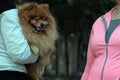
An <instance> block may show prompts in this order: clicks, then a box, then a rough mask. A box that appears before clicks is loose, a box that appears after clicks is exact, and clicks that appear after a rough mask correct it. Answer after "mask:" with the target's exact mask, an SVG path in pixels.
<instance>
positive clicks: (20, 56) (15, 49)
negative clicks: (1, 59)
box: [0, 9, 39, 64]
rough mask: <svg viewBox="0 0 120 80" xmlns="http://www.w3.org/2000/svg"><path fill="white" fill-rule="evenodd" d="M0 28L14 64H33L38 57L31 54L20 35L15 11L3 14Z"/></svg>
mask: <svg viewBox="0 0 120 80" xmlns="http://www.w3.org/2000/svg"><path fill="white" fill-rule="evenodd" d="M0 26H1V33H2V36H3V39H4V42H5V45H6V50H7V53H8V55H9V56H10V57H11V58H12V60H13V61H14V62H18V63H21V64H28V63H34V62H35V61H36V60H37V59H38V57H39V56H38V55H34V54H32V53H31V51H30V48H29V45H28V43H27V40H26V39H25V37H24V35H23V33H22V28H21V26H20V24H19V19H18V11H17V9H11V10H8V11H5V12H3V13H2V14H1V25H0Z"/></svg>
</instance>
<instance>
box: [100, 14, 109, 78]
mask: <svg viewBox="0 0 120 80" xmlns="http://www.w3.org/2000/svg"><path fill="white" fill-rule="evenodd" d="M102 19H103V22H104V25H105V30H106V33H105V38H106V34H107V30H108V24H107V21H106V19H105V17H104V16H102ZM105 43H106V58H105V61H104V64H103V67H102V73H101V79H100V80H103V74H104V69H105V65H106V62H107V59H108V41H106V40H105Z"/></svg>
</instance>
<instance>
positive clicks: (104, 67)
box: [101, 44, 108, 80]
mask: <svg viewBox="0 0 120 80" xmlns="http://www.w3.org/2000/svg"><path fill="white" fill-rule="evenodd" d="M106 47H107V48H106V58H105V61H104V65H103V68H102V74H101V80H103V74H104V68H105V65H106V62H107V59H108V44H106Z"/></svg>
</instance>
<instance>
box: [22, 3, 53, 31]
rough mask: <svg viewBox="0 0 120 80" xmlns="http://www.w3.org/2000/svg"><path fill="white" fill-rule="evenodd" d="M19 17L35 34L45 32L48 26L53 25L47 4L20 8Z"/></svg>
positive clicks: (29, 4)
mask: <svg viewBox="0 0 120 80" xmlns="http://www.w3.org/2000/svg"><path fill="white" fill-rule="evenodd" d="M21 15H22V17H23V18H24V19H25V21H26V22H27V23H28V24H30V25H31V26H32V28H33V31H34V32H37V33H41V32H45V30H46V29H48V26H51V24H54V18H53V17H52V15H51V13H50V11H49V5H48V4H37V3H28V4H26V5H24V7H22V8H21Z"/></svg>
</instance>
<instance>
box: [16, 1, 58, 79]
mask: <svg viewBox="0 0 120 80" xmlns="http://www.w3.org/2000/svg"><path fill="white" fill-rule="evenodd" d="M18 15H19V20H20V24H21V26H22V30H23V34H24V36H25V37H26V39H27V40H28V43H29V45H30V49H31V51H32V52H33V53H34V54H39V55H40V56H39V59H38V60H37V61H36V63H33V64H27V65H26V69H27V71H28V76H29V77H30V78H31V79H32V80H39V79H40V77H41V76H42V75H43V74H44V69H45V67H46V65H47V64H48V63H49V61H50V56H51V55H52V53H53V52H54V51H55V42H56V40H57V38H58V31H57V27H56V21H55V18H54V17H53V16H52V14H51V12H50V10H49V5H48V4H37V3H34V2H30V3H25V4H23V5H21V6H19V7H18Z"/></svg>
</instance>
